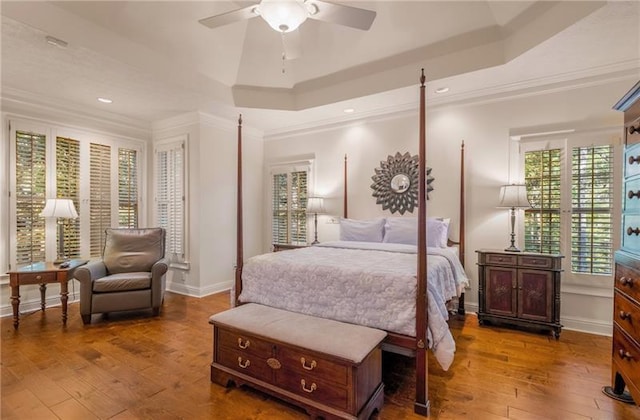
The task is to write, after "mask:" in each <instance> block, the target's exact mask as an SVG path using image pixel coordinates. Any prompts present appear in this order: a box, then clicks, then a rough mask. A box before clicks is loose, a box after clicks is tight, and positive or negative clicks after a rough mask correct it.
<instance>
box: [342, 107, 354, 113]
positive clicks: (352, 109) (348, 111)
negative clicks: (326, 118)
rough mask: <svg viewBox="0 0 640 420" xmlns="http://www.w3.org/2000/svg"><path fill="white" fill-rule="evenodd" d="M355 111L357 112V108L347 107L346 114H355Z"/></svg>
mask: <svg viewBox="0 0 640 420" xmlns="http://www.w3.org/2000/svg"><path fill="white" fill-rule="evenodd" d="M354 112H356V110H355V108H345V110H344V113H345V114H353V113H354Z"/></svg>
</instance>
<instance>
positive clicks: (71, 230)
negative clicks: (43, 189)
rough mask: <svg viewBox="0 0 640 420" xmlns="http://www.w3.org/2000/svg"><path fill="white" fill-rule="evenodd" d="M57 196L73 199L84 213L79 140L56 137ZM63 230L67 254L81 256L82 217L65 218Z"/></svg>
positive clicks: (74, 203)
mask: <svg viewBox="0 0 640 420" xmlns="http://www.w3.org/2000/svg"><path fill="white" fill-rule="evenodd" d="M56 196H57V197H58V198H69V199H71V200H73V205H74V206H75V208H76V211H77V212H78V215H80V214H81V213H82V209H81V208H80V142H79V141H77V140H73V139H69V138H64V137H58V138H57V139H56ZM56 232H57V229H56ZM63 232H64V253H65V256H66V257H68V258H80V218H79V217H78V218H77V219H68V220H64V224H63ZM58 240H59V239H58Z"/></svg>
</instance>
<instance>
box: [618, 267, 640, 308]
mask: <svg viewBox="0 0 640 420" xmlns="http://www.w3.org/2000/svg"><path fill="white" fill-rule="evenodd" d="M615 288H616V289H617V290H620V291H621V292H624V293H626V294H627V295H628V296H630V297H631V298H632V299H634V300H635V301H636V302H640V272H638V271H637V270H634V269H633V268H630V267H627V266H625V265H622V264H620V263H616V274H615Z"/></svg>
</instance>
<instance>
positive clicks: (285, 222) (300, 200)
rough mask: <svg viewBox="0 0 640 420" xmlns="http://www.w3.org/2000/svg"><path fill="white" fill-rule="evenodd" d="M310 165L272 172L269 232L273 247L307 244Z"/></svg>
mask: <svg viewBox="0 0 640 420" xmlns="http://www.w3.org/2000/svg"><path fill="white" fill-rule="evenodd" d="M309 168H310V167H309V165H306V166H305V165H302V166H297V167H296V166H293V167H289V168H286V167H284V168H273V170H272V175H271V176H272V184H271V188H272V196H271V197H272V201H271V208H272V217H271V232H272V235H271V236H272V243H274V244H296V245H299V244H306V243H307V215H306V207H307V188H308V180H309Z"/></svg>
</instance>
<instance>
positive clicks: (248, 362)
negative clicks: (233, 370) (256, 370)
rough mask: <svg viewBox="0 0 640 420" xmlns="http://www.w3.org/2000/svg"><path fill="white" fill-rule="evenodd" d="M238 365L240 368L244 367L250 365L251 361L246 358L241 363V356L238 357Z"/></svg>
mask: <svg viewBox="0 0 640 420" xmlns="http://www.w3.org/2000/svg"><path fill="white" fill-rule="evenodd" d="M238 366H240V367H241V368H242V369H246V368H248V367H249V366H251V361H250V360H249V359H247V360H245V361H244V363H242V357H238Z"/></svg>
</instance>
